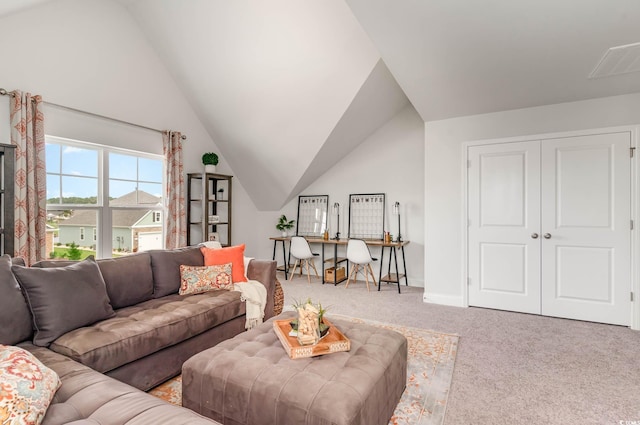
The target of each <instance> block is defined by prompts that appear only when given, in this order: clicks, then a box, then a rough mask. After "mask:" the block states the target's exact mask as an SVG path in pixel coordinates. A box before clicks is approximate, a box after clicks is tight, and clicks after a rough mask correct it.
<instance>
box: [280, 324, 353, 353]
mask: <svg viewBox="0 0 640 425" xmlns="http://www.w3.org/2000/svg"><path fill="white" fill-rule="evenodd" d="M293 319H294V318H293V317H292V318H291V319H285V320H274V321H273V330H274V331H275V333H276V335H278V339H279V340H280V342H281V343H282V346H283V347H284V349H285V351H286V352H287V354H288V355H289V357H290V358H292V359H302V358H306V357H314V356H322V355H323V354H331V353H337V352H339V351H349V350H351V341H350V340H349V338H347V337H346V336H344V334H343V333H342V332H340V330H339V329H338V328H336V327H335V326H334V325H333V324H331V322H329V321H328V320H327V318H326V317H325V318H323V322H324V323H325V324H327V325H329V326H330V328H329V332H328V333H327V335H325V336H324V338H322V339H321V340H320V342H318V343H317V344H316V345H300V343H298V338H296V337H295V336H289V332H290V331H291V321H292V320H293Z"/></svg>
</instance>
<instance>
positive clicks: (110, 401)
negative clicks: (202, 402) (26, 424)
mask: <svg viewBox="0 0 640 425" xmlns="http://www.w3.org/2000/svg"><path fill="white" fill-rule="evenodd" d="M21 345H22V346H23V347H24V348H25V349H27V350H29V351H31V352H32V353H33V354H34V355H35V356H36V357H37V358H38V359H39V360H40V361H41V362H42V363H44V364H45V365H46V366H48V367H49V368H51V369H53V370H54V371H55V372H56V373H57V374H58V376H59V377H60V380H61V381H62V386H61V387H60V389H59V390H58V391H57V392H56V394H55V396H54V398H53V401H52V403H51V404H50V405H49V409H48V410H47V414H46V416H45V418H44V421H43V422H42V425H62V424H69V423H73V424H78V425H79V424H93V425H95V424H102V425H116V424H117V425H135V424H189V425H191V424H193V425H200V424H217V423H218V422H215V421H213V420H210V419H206V418H203V417H202V416H200V415H198V414H197V413H194V412H193V411H191V410H188V409H185V408H182V407H178V406H173V405H170V404H168V403H166V402H164V401H163V400H161V399H159V398H157V397H154V396H152V395H149V394H146V393H144V392H142V391H140V390H138V389H135V388H133V387H131V386H129V385H127V384H124V383H122V382H120V381H117V380H115V379H113V378H109V377H108V376H105V375H103V374H101V373H98V372H96V371H95V370H92V369H90V368H88V367H86V366H83V365H81V364H80V363H77V362H75V361H73V360H71V359H69V358H68V357H65V356H62V355H60V354H57V353H54V352H53V351H51V350H48V349H46V348H42V347H35V346H33V345H31V344H21Z"/></svg>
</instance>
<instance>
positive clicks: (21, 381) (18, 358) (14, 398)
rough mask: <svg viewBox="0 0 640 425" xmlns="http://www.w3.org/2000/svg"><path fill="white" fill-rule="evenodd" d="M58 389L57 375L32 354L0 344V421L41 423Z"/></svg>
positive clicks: (27, 423) (31, 424) (17, 423)
mask: <svg viewBox="0 0 640 425" xmlns="http://www.w3.org/2000/svg"><path fill="white" fill-rule="evenodd" d="M58 388H60V378H59V377H58V375H57V374H56V373H55V372H54V371H53V370H51V369H49V368H48V367H46V366H45V365H43V364H42V363H41V362H40V360H38V359H37V358H36V357H35V356H34V355H33V354H31V353H30V352H28V351H26V350H23V349H22V348H19V347H13V346H7V345H0V423H2V424H5V423H7V424H12V425H14V424H15V425H38V424H40V423H41V422H42V419H43V418H44V415H45V413H46V412H47V408H48V407H49V404H50V403H51V400H52V399H53V396H54V394H55V393H56V391H57V390H58Z"/></svg>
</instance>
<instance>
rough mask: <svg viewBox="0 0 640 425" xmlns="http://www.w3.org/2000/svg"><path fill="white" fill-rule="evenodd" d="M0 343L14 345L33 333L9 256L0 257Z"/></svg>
mask: <svg viewBox="0 0 640 425" xmlns="http://www.w3.org/2000/svg"><path fill="white" fill-rule="evenodd" d="M0 294H1V295H0V323H3V324H7V323H11V326H6V325H3V326H0V344H6V345H14V344H17V343H18V342H21V341H24V340H27V339H29V338H30V337H31V334H32V333H33V330H32V326H33V325H32V321H31V313H29V307H28V306H27V302H26V301H25V299H24V296H23V295H22V291H21V290H20V286H19V285H18V282H17V281H16V278H15V276H14V275H13V273H12V272H11V257H9V256H8V255H3V256H2V257H0Z"/></svg>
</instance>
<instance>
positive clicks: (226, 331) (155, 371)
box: [0, 247, 276, 424]
mask: <svg viewBox="0 0 640 425" xmlns="http://www.w3.org/2000/svg"><path fill="white" fill-rule="evenodd" d="M203 263H204V260H203V256H202V253H201V252H200V249H199V248H198V247H187V248H183V249H177V250H156V251H150V252H145V253H138V254H134V255H131V256H127V257H120V258H117V259H105V260H97V262H91V261H89V260H85V261H83V262H61V261H42V262H40V263H37V264H34V265H33V266H32V267H28V268H27V267H23V266H20V265H17V264H11V260H10V259H8V257H6V256H5V257H3V258H2V260H1V261H0V344H6V345H19V346H21V347H23V348H25V349H27V350H29V351H31V352H32V353H33V354H34V355H36V357H38V358H39V359H40V360H41V361H43V363H44V364H45V365H47V366H49V367H50V368H52V369H53V370H55V371H56V372H57V373H58V374H59V375H60V378H61V380H62V387H61V388H60V389H59V390H58V392H57V393H56V397H55V398H54V401H53V404H52V405H51V406H50V407H49V410H48V411H47V416H46V417H45V421H44V423H45V424H63V423H70V422H73V423H74V424H76V423H77V424H82V423H101V424H116V423H117V424H125V423H126V424H133V423H154V424H162V423H171V424H180V423H200V422H202V423H211V421H210V420H207V419H204V418H201V417H199V416H198V415H196V414H194V413H193V412H190V411H188V410H186V409H182V408H178V407H174V406H171V405H168V404H166V403H164V402H162V401H161V400H159V399H156V398H154V397H152V396H149V395H147V394H146V393H144V392H142V391H139V390H143V391H144V390H148V389H150V388H152V387H154V386H156V385H157V384H159V383H161V382H163V381H165V380H167V379H169V378H171V377H173V376H175V375H178V374H179V373H180V372H181V367H182V364H183V363H184V361H186V360H187V359H188V358H190V357H191V356H193V355H194V354H196V353H198V352H200V351H202V350H204V349H207V348H209V347H212V346H214V345H216V344H218V343H219V342H221V341H224V340H226V339H229V338H231V337H233V336H235V335H237V334H239V333H241V332H243V331H244V327H245V319H246V316H245V303H244V302H242V301H241V300H240V293H238V292H234V291H211V292H207V293H203V294H197V295H184V296H181V295H178V289H179V286H180V271H179V267H180V265H200V266H201V265H203ZM96 266H97V268H98V269H99V273H96V272H95V270H92V267H96ZM275 273H276V264H275V262H273V261H267V260H251V262H250V263H249V265H248V269H247V277H248V278H249V279H255V280H258V281H260V282H262V283H263V284H264V285H265V287H266V288H267V305H266V308H265V320H266V319H268V318H270V317H272V316H273V308H274V291H275ZM96 274H97V275H100V276H101V279H103V280H100V279H98V280H99V282H92V279H94V278H95V277H96ZM94 280H95V279H94ZM81 281H82V282H81ZM101 282H103V283H101ZM100 285H103V287H106V296H104V295H100V294H99V292H100V289H101V287H100ZM20 286H22V289H21V288H20ZM92 291H93V292H92ZM103 293H104V290H103ZM101 297H102V298H106V301H105V299H101ZM68 300H75V301H74V302H75V305H73V306H70V305H68ZM78 300H81V301H78ZM27 301H28V302H27ZM65 303H67V304H65ZM92 315H94V316H95V317H99V318H100V320H98V321H97V322H96V323H92V324H88V325H83V326H77V324H78V323H82V321H83V320H84V321H86V320H92V319H90V318H91V317H92ZM87 317H89V319H87ZM112 378H115V380H114V379H112ZM118 381H119V382H118ZM132 387H135V388H132ZM136 388H137V389H138V390H136ZM74 421H77V422H74ZM85 421H86V422H85Z"/></svg>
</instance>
